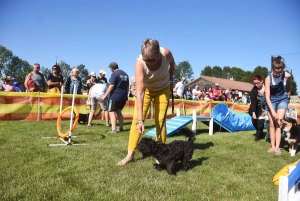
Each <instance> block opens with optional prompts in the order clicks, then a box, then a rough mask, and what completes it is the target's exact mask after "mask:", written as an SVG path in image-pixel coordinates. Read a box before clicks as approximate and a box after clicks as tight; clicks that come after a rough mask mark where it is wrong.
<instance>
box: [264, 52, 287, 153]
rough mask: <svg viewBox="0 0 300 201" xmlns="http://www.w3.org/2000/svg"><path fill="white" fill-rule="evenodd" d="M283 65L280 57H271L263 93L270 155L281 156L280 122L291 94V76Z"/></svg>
mask: <svg viewBox="0 0 300 201" xmlns="http://www.w3.org/2000/svg"><path fill="white" fill-rule="evenodd" d="M285 67H286V66H285V63H284V60H283V58H282V57H281V56H277V57H272V72H271V73H270V74H269V75H268V76H267V78H266V80H265V85H266V86H265V87H266V89H265V93H266V101H267V107H266V109H267V110H268V115H269V120H270V140H271V148H270V149H269V150H268V152H270V153H275V154H277V155H281V149H280V148H279V145H280V142H281V135H282V134H281V122H280V120H281V119H283V118H284V115H285V111H286V109H287V108H288V102H289V97H290V94H291V89H292V88H291V74H290V73H288V72H285V71H284V69H285Z"/></svg>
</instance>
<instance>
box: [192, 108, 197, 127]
mask: <svg viewBox="0 0 300 201" xmlns="http://www.w3.org/2000/svg"><path fill="white" fill-rule="evenodd" d="M196 128H197V117H196V110H193V123H192V131H195V132H196Z"/></svg>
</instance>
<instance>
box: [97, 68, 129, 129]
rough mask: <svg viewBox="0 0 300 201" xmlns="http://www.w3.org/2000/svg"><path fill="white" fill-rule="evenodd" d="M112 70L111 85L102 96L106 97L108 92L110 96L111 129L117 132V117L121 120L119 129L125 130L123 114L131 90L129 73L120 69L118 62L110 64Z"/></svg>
mask: <svg viewBox="0 0 300 201" xmlns="http://www.w3.org/2000/svg"><path fill="white" fill-rule="evenodd" d="M108 67H109V68H110V70H111V72H112V74H111V77H110V79H109V87H108V89H107V91H106V93H105V94H104V95H103V96H102V99H105V98H106V97H107V96H108V94H109V95H110V98H109V106H108V111H109V117H110V122H111V131H110V133H117V130H116V127H117V119H116V115H117V116H118V120H119V130H118V131H123V122H124V117H123V114H122V109H123V108H124V106H125V104H126V102H127V100H128V90H129V77H128V75H127V74H126V73H125V72H124V71H122V70H120V69H119V66H118V64H117V63H116V62H111V63H110V64H109V66H108Z"/></svg>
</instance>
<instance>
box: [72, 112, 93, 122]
mask: <svg viewBox="0 0 300 201" xmlns="http://www.w3.org/2000/svg"><path fill="white" fill-rule="evenodd" d="M75 118H76V114H75V112H74V120H75ZM88 122H89V113H88V114H82V113H79V117H78V123H80V124H81V123H83V124H87V123H88Z"/></svg>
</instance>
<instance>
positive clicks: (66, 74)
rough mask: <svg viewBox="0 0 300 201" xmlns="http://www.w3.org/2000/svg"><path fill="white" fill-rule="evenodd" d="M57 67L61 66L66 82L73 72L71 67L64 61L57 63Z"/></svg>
mask: <svg viewBox="0 0 300 201" xmlns="http://www.w3.org/2000/svg"><path fill="white" fill-rule="evenodd" d="M57 65H59V66H60V69H61V75H62V76H63V78H64V81H66V80H67V78H68V77H69V76H70V72H71V70H72V68H71V66H70V65H69V64H67V63H66V62H64V61H60V63H57Z"/></svg>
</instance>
